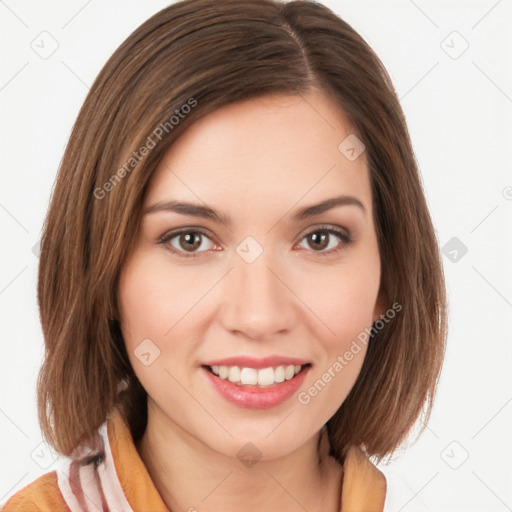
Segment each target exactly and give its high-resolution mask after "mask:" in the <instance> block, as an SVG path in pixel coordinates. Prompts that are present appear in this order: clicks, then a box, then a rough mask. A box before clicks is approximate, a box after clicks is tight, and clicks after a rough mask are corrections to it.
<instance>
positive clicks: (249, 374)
mask: <svg viewBox="0 0 512 512" xmlns="http://www.w3.org/2000/svg"><path fill="white" fill-rule="evenodd" d="M301 368H302V366H301V365H293V364H290V365H288V366H278V367H277V368H272V367H268V368H261V369H259V370H257V369H256V368H240V367H238V366H212V367H211V369H212V372H213V373H214V374H215V375H217V376H218V377H220V378H221V379H224V380H229V381H230V382H233V383H235V384H240V385H242V386H243V385H253V386H254V385H256V384H257V385H259V386H260V387H267V386H272V385H273V384H275V383H276V382H278V383H279V382H284V381H285V380H290V379H292V378H293V377H294V376H295V375H297V373H299V372H300V370H301Z"/></svg>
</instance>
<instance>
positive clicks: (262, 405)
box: [201, 366, 311, 409]
mask: <svg viewBox="0 0 512 512" xmlns="http://www.w3.org/2000/svg"><path fill="white" fill-rule="evenodd" d="M310 368H311V366H306V367H305V368H304V369H303V370H302V371H301V372H299V373H298V374H297V375H295V377H293V378H292V379H290V380H285V381H283V382H279V383H277V384H274V385H273V386H269V387H268V388H258V387H249V386H237V385H236V384H233V383H232V382H230V381H229V380H225V379H221V378H220V377H217V376H216V375H214V374H213V373H212V372H210V371H209V370H207V369H206V368H204V367H202V368H201V369H202V370H203V371H204V372H205V373H206V376H207V377H208V379H210V382H211V383H212V385H213V387H214V388H215V389H216V390H217V391H218V392H219V393H220V394H221V395H222V396H223V397H224V398H226V399H227V400H229V401H230V402H232V403H234V404H235V405H238V406H239V407H245V408H248V409H270V408H271V407H275V406H276V405H279V404H282V403H283V402H284V401H285V400H288V398H290V397H291V396H292V395H293V394H294V393H295V392H296V391H297V390H298V389H299V387H300V386H301V384H302V383H303V382H304V378H305V376H306V373H307V372H308V371H309V369H310Z"/></svg>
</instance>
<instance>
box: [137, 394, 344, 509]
mask: <svg viewBox="0 0 512 512" xmlns="http://www.w3.org/2000/svg"><path fill="white" fill-rule="evenodd" d="M151 405H152V404H151V401H150V402H149V403H148V423H147V427H146V430H145V432H144V435H143V436H142V438H141V439H140V440H139V441H138V443H137V444H136V448H137V451H138V452H139V455H140V457H141V459H142V460H143V462H144V464H145V465H146V467H147V469H148V472H149V474H150V476H151V478H152V480H153V482H154V484H155V487H156V489H157V490H158V492H159V493H160V496H161V497H162V499H163V501H164V502H165V504H166V505H167V508H168V509H169V510H172V511H174V510H186V511H190V512H194V511H201V512H213V511H215V510H223V511H224V512H234V511H239V510H244V511H245V512H253V511H259V510H265V511H266V512H274V511H275V512H278V511H279V512H281V511H282V510H287V511H289V512H294V511H297V512H299V511H300V512H303V511H304V510H308V511H310V512H313V511H316V510H318V511H320V510H322V511H323V512H326V511H329V512H330V511H332V512H334V511H338V510H339V506H340V503H339V501H340V495H341V476H342V468H341V466H340V465H339V464H338V463H337V462H336V461H335V460H334V458H333V457H329V456H322V453H321V452H320V451H319V446H318V445H319V440H320V432H318V433H317V434H315V435H314V436H313V437H312V438H311V439H309V440H308V441H307V442H306V443H305V444H303V445H302V446H299V447H298V448H297V449H296V450H294V451H293V452H291V453H289V454H287V455H285V456H282V457H279V458H275V459H271V460H263V459H262V460H258V461H257V462H255V463H253V464H249V463H248V464H247V465H245V464H243V463H242V462H241V460H240V459H239V458H238V457H231V456H227V455H225V454H221V453H219V452H217V451H215V450H213V449H212V448H211V447H209V446H207V445H206V444H204V443H203V442H202V441H200V440H199V439H197V438H196V437H194V436H193V435H191V434H190V433H188V432H185V431H184V430H183V429H181V428H180V427H179V426H178V425H177V424H176V423H174V422H173V421H171V420H170V419H169V418H168V417H166V416H165V417H163V412H162V411H159V410H158V408H157V407H156V406H154V405H153V406H151ZM157 410H158V411H159V412H157Z"/></svg>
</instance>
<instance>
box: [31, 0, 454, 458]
mask: <svg viewBox="0 0 512 512" xmlns="http://www.w3.org/2000/svg"><path fill="white" fill-rule="evenodd" d="M313 89H319V90H321V91H323V92H325V93H327V94H328V95H329V96H330V97H331V98H332V99H333V100H334V101H335V102H336V103H337V104H338V105H339V106H340V107H341V109H342V111H343V112H344V113H345V114H346V116H347V119H348V120H349V121H350V122H351V124H352V126H353V127H354V129H355V130H356V133H357V136H358V137H359V138H360V139H361V140H362V141H363V143H364V144H365V146H366V152H367V153H366V155H367V159H368V160H367V161H368V166H369V171H370V179H371V189H372V198H373V209H374V221H375V226H376V231H377V239H378V244H379V251H380V257H381V265H382V275H381V289H382V290H383V291H384V292H385V296H386V298H387V302H388V305H391V304H394V303H395V302H397V303H399V304H400V305H402V307H403V309H402V311H400V313H399V314H397V315H396V317H395V318H394V319H393V320H392V321H390V322H389V323H388V324H386V325H385V327H384V328H383V329H381V330H380V331H379V332H378V333H377V334H375V335H374V336H373V337H372V339H371V342H370V343H369V345H368V351H367V354H366V358H365V361H364V364H363V367H362V370H361V373H360V375H359V377H358V379H357V381H356V383H355V385H354V387H353V388H352V390H351V392H350V394H349V396H348V397H347V399H346V400H345V401H344V403H343V404H342V405H341V407H340V408H339V410H338V411H337V412H336V413H335V414H334V416H333V417H332V418H331V419H330V420H329V421H328V423H327V428H328V433H329V438H330V441H331V444H332V447H333V454H334V455H335V456H337V457H338V458H340V460H341V458H342V457H343V454H344V452H345V449H346V448H347V447H348V446H349V445H358V446H360V447H361V448H362V449H364V450H365V451H366V453H367V454H368V455H369V456H376V457H377V458H382V457H383V456H385V455H387V454H390V453H392V452H393V451H394V450H396V448H397V447H398V446H399V444H401V442H402V441H403V440H404V439H405V436H406V434H408V433H409V431H410V430H411V428H412V426H413V425H414V423H415V422H416V420H417V418H418V417H419V415H420V413H421V412H422V411H424V412H426V417H425V419H427V418H428V416H429V415H430V411H431V409H432V400H433V397H434V394H435V390H436V386H437V382H438V378H439V374H440V370H441V366H442V361H443V357H444V350H445V342H446V335H447V325H446V316H447V312H446V296H445V288H444V276H443V270H442V262H441V259H440V254H439V249H438V245H437V240H436V236H435V231H434V228H433V225H432V221H431V218H430V215H429V211H428V208H427V203H426V200H425V197H424V193H423V189H422V184H421V180H420V177H419V173H418V169H417V165H416V162H415V158H414V154H413V150H412V146H411V142H410V139H409V134H408V131H407V127H406V122H405V119H404V115H403V112H402V109H401V107H400V105H399V102H398V98H397V95H396V92H395V90H394V88H393V85H392V83H391V79H390V77H389V75H388V73H387V72H386V70H385V69H384V67H383V65H382V63H381V62H380V60H379V59H378V57H377V56H376V55H375V53H374V52H373V50H372V49H371V48H370V47H369V46H368V45H367V44H366V42H365V41H364V40H363V39H362V38H361V37H360V36H359V35H358V34H357V33H356V32H355V31H354V29H352V28H351V27H350V26H349V25H348V24H347V23H346V22H344V21H343V20H341V19H340V18H339V17H338V16H337V15H336V14H334V13H333V12H332V11H331V10H329V9H328V8H327V7H325V6H323V5H321V4H319V3H316V2H311V1H291V2H287V3H285V2H280V1H275V0H249V1H240V0H227V1H226V0H224V1H222V2H218V1H216V0H184V1H181V2H177V3H175V4H173V5H170V6H169V7H167V8H165V9H163V10H161V11H160V12H158V13H157V14H155V15H154V16H152V17H151V18H150V19H149V20H147V21H146V22H145V23H143V24H142V25H141V26H140V27H139V28H137V29H136V30H135V31H134V32H133V33H132V34H131V35H130V36H129V37H128V38H127V39H126V40H125V41H124V42H123V43H122V44H121V46H120V47H119V48H118V49H117V50H116V51H115V52H114V54H113V55H112V56H111V58H110V59H109V60H108V62H107V63H106V65H105V66H104V67H103V69H102V70H101V72H100V73H99V75H98V77H97V78H96V80H95V82H94V84H93V86H92V87H91V90H90V92H89V94H88V96H87V98H86V100H85V102H84V104H83V106H82V108H81V110H80V112H79V115H78V118H77V120H76V122H75V125H74V127H73V131H72V133H71V136H70V139H69V142H68V145H67V147H66V150H65V153H64V156H63V159H62V162H61V165H60V168H59V172H58V176H57V179H56V183H55V186H54V189H53V191H52V197H51V203H50V206H49V210H48V213H47V217H46V220H45V225H44V229H43V236H42V240H41V257H40V265H39V282H38V300H39V307H40V315H41V323H42V328H43V333H44V339H45V347H46V352H45V359H44V362H43V365H42V368H41V370H40V373H39V378H38V389H37V400H38V412H39V421H40V425H41V428H42V431H43V435H44V436H45V438H46V439H47V441H48V442H49V443H50V444H51V445H52V446H53V447H54V448H55V449H56V450H57V451H58V452H60V453H61V454H64V455H69V454H70V453H71V451H72V450H73V448H74V447H75V446H76V445H77V444H79V443H80V442H82V441H84V440H86V439H88V438H90V437H91V436H92V435H93V433H94V432H95V431H96V429H97V428H98V427H99V425H100V424H101V423H102V422H104V421H105V419H106V417H107V414H108V413H109V411H111V409H112V408H113V406H114V405H115V404H119V406H120V408H121V410H122V412H123V414H124V415H125V417H126V419H127V421H128V423H129V425H130V429H131V432H132V435H133V437H134V439H135V440H137V439H139V438H140V436H141V435H142V434H143V432H144V429H145V426H146V421H147V404H146V399H147V395H146V392H145V390H144V388H143V387H142V385H141V384H140V382H139V381H138V379H137V377H136V376H135V374H134V372H133V369H132V368H131V365H130V363H129V359H128V356H127V353H126V350H125V346H124V343H123V339H122V334H121V331H120V328H119V324H118V323H116V322H113V323H109V321H108V319H109V318H119V314H118V313H119V312H118V303H117V284H118V277H119V273H120V269H121V267H122V265H123V262H124V260H125V258H126V256H127V255H128V254H129V252H130V250H131V248H132V245H133V242H134V241H135V240H136V234H137V230H138V224H139V219H140V216H141V208H142V204H143V198H144V193H145V190H146V187H147V185H148V182H149V180H150V178H151V175H152V173H153V172H154V170H155V168H156V167H157V165H158V163H159V161H160V159H161V158H162V156H163V154H164V153H165V151H166V150H167V149H168V148H169V147H170V145H171V144H172V143H173V142H174V141H175V140H176V139H177V137H178V136H179V135H180V134H181V133H183V131H184V130H186V129H187V128H188V127H189V126H191V125H192V124H193V123H194V122H195V121H196V120H197V119H199V118H200V117H202V116H205V115H207V114H208V113H210V112H212V111H214V110H216V109H218V108H219V107H221V106H223V105H227V104H230V103H233V102H236V101H239V100H245V99H249V98H254V97H257V96H261V95H265V94H269V93H285V94H293V95H302V94H307V93H308V92H310V91H311V90H313ZM185 105H188V107H187V108H185ZM157 129H159V130H160V131H159V132H158V134H159V135H160V137H158V141H156V142H157V143H156V144H154V147H151V149H149V150H148V147H149V146H150V143H149V138H151V140H154V139H157V137H156V136H155V131H156V130H157ZM340 142H341V141H340ZM144 147H145V148H146V151H143V150H142V148H144ZM141 154H143V156H142V158H141V157H140V156H141ZM121 380H125V381H126V382H127V389H125V390H124V391H122V392H121V393H119V394H117V392H118V385H119V382H120V381H121Z"/></svg>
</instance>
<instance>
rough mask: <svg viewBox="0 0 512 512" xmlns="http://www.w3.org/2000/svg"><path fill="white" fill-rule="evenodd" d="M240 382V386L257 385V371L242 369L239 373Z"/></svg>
mask: <svg viewBox="0 0 512 512" xmlns="http://www.w3.org/2000/svg"><path fill="white" fill-rule="evenodd" d="M235 368H236V367H235ZM240 382H241V383H242V384H257V383H258V370H255V369H254V368H242V370H241V371H240Z"/></svg>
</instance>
